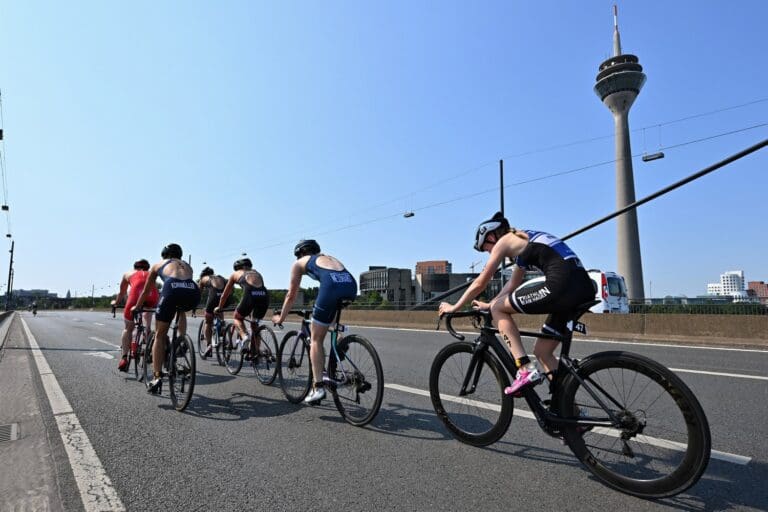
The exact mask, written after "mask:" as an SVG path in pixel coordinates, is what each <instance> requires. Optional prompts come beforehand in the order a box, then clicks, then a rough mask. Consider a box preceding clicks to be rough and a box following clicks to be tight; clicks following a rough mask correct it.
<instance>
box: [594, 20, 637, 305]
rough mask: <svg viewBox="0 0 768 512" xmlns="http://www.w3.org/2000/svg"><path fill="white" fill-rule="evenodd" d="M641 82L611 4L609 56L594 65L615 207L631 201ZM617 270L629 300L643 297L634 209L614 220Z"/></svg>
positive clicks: (635, 62)
mask: <svg viewBox="0 0 768 512" xmlns="http://www.w3.org/2000/svg"><path fill="white" fill-rule="evenodd" d="M644 84H645V74H644V73H643V67H642V66H641V65H640V61H639V59H638V58H637V56H635V55H631V54H628V53H626V54H625V53H622V52H621V38H620V36H619V24H618V12H617V9H616V6H614V7H613V56H612V57H610V58H608V59H606V60H605V61H603V63H602V64H600V67H599V68H598V73H597V83H596V84H595V88H594V89H595V93H596V94H597V96H598V97H599V98H600V101H602V102H603V103H604V104H605V106H606V107H608V109H610V111H611V113H612V114H613V120H614V125H615V134H616V209H617V210H618V209H621V208H624V207H625V206H627V205H629V204H631V203H634V202H635V179H634V175H633V171H632V148H631V145H630V141H629V109H630V107H631V106H632V104H633V103H634V101H635V98H637V95H638V94H640V90H641V89H642V88H643V85H644ZM616 224H617V236H616V244H617V259H618V262H617V263H618V265H617V267H618V271H619V273H620V274H622V275H623V276H624V277H625V278H626V282H627V294H628V296H629V299H630V300H632V299H634V300H638V299H643V298H645V291H644V288H643V264H642V259H641V257H640V233H639V230H638V227H637V210H630V211H628V212H626V213H624V214H622V215H620V216H619V217H617V220H616Z"/></svg>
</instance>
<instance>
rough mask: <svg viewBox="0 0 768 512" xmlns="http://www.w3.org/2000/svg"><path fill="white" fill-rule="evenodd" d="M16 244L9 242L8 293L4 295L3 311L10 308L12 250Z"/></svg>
mask: <svg viewBox="0 0 768 512" xmlns="http://www.w3.org/2000/svg"><path fill="white" fill-rule="evenodd" d="M15 244H16V240H12V241H11V250H10V253H11V261H10V263H9V264H8V291H7V292H6V295H5V310H6V311H8V310H9V309H10V308H11V291H12V290H13V249H14V246H15Z"/></svg>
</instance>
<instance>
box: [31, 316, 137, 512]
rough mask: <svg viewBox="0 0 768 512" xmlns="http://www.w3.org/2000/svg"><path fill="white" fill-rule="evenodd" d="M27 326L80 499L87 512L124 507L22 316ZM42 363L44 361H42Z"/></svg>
mask: <svg viewBox="0 0 768 512" xmlns="http://www.w3.org/2000/svg"><path fill="white" fill-rule="evenodd" d="M19 319H20V320H21V324H22V326H23V327H24V332H25V333H26V335H27V339H28V340H29V346H30V347H31V349H32V353H33V355H34V359H35V362H36V363H37V369H38V371H39V372H40V377H41V380H42V383H43V389H45V393H46V395H47V396H48V401H49V402H50V404H51V411H52V412H53V415H54V417H55V419H56V425H57V426H58V428H59V434H60V435H61V441H62V442H63V443H64V448H65V450H66V452H67V457H68V458H69V463H70V465H71V467H72V474H73V475H74V477H75V481H76V482H77V488H78V490H79V491H80V499H81V500H82V501H83V508H84V509H85V510H86V511H87V512H92V511H93V512H97V511H103V510H115V511H124V510H125V505H123V502H122V501H121V500H120V497H119V496H118V495H117V492H116V491H115V488H114V487H113V486H112V481H111V480H110V479H109V476H107V473H106V471H104V466H102V464H101V461H100V460H99V456H98V455H96V451H95V450H94V449H93V446H92V445H91V442H90V440H89V439H88V435H87V434H86V433H85V430H83V427H82V426H81V425H80V421H79V420H78V419H77V416H76V415H75V413H74V412H73V410H72V406H71V405H70V403H69V400H67V397H66V396H65V395H64V392H63V391H62V390H61V386H59V382H58V381H57V380H56V377H55V376H54V375H53V373H52V372H51V368H50V366H49V365H48V363H47V361H46V360H45V356H43V353H42V352H41V351H40V346H39V345H38V344H37V340H36V339H35V337H34V336H33V335H32V332H31V331H30V330H29V326H28V325H27V322H25V321H24V319H23V318H21V317H19ZM41 363H42V364H41Z"/></svg>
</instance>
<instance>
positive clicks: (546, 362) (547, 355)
mask: <svg viewBox="0 0 768 512" xmlns="http://www.w3.org/2000/svg"><path fill="white" fill-rule="evenodd" d="M559 344H560V342H559V341H555V340H548V339H546V338H537V339H536V343H535V344H534V345H533V355H535V356H536V359H538V360H539V363H540V364H541V367H542V368H544V372H546V374H547V378H549V380H552V374H551V373H549V372H551V371H553V370H557V366H558V364H559V362H558V360H557V358H556V357H555V349H557V346H558V345H559Z"/></svg>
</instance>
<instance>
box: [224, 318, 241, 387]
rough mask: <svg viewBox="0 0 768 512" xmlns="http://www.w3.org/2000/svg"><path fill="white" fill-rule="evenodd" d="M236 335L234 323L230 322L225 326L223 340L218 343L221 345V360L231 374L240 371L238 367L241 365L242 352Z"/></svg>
mask: <svg viewBox="0 0 768 512" xmlns="http://www.w3.org/2000/svg"><path fill="white" fill-rule="evenodd" d="M237 336H238V333H237V328H236V327H235V324H230V325H229V326H227V330H226V331H224V340H223V342H222V343H220V344H219V346H220V347H221V360H222V362H223V363H224V367H225V368H226V369H227V371H228V372H229V373H230V374H231V375H237V374H238V373H240V368H242V367H243V353H242V352H241V351H240V347H238V346H237V342H236V337H237Z"/></svg>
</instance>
